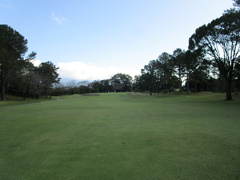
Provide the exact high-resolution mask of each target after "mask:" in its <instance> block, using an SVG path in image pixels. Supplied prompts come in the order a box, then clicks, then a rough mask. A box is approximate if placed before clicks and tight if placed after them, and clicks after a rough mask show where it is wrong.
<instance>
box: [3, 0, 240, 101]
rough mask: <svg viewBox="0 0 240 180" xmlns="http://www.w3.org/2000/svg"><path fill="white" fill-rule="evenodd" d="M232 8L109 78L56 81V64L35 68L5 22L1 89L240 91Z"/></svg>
mask: <svg viewBox="0 0 240 180" xmlns="http://www.w3.org/2000/svg"><path fill="white" fill-rule="evenodd" d="M234 6H235V8H232V9H230V10H227V11H225V12H224V14H223V15H222V16H221V17H219V18H217V19H214V20H212V21H211V22H210V23H208V24H207V25H202V26H201V27H199V28H197V29H196V31H195V33H193V35H192V36H191V37H190V38H189V46H188V49H187V50H184V49H181V48H177V49H175V50H174V51H173V53H172V54H169V53H166V52H163V53H162V54H160V55H159V56H158V58H157V59H155V60H151V61H150V62H149V63H148V64H147V65H145V66H144V67H143V69H142V70H141V75H139V76H135V77H134V79H132V77H131V76H129V75H127V74H122V73H118V74H115V75H114V76H113V77H111V78H110V79H106V80H100V81H93V82H91V83H87V82H79V83H75V82H70V83H68V84H67V85H62V84H59V80H60V78H59V77H58V76H59V75H58V73H57V70H58V68H57V67H56V66H55V65H54V64H53V63H51V62H50V61H48V62H45V63H41V64H40V66H38V67H35V66H34V65H33V63H32V60H33V59H34V58H35V57H36V53H35V52H33V53H31V54H30V55H29V56H28V57H26V58H23V57H24V55H25V53H26V52H27V40H26V39H25V38H24V37H23V36H22V35H20V34H19V33H18V32H17V31H15V30H13V29H12V28H11V27H9V26H7V25H0V86H1V99H2V100H5V93H6V92H7V93H10V94H14V95H20V96H22V97H23V99H25V98H26V97H36V98H38V97H40V96H43V95H44V96H46V97H51V95H63V94H75V93H89V92H120V91H121V92H126V91H149V93H150V95H152V93H159V92H164V93H168V92H173V91H186V92H198V91H215V92H226V100H231V99H232V92H234V91H236V92H237V91H239V90H240V43H239V42H240V1H239V0H234Z"/></svg>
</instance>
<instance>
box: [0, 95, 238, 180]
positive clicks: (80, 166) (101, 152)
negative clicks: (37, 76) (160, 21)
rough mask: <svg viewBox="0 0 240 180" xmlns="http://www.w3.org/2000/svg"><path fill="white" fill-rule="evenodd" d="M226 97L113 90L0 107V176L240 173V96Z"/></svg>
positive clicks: (221, 175)
mask: <svg viewBox="0 0 240 180" xmlns="http://www.w3.org/2000/svg"><path fill="white" fill-rule="evenodd" d="M56 99H57V98H56ZM223 99H224V94H214V93H200V94H191V95H162V94H161V95H154V96H133V95H126V94H123V93H108V94H100V96H84V97H82V96H78V95H73V96H67V97H61V99H60V100H55V101H46V102H40V103H33V104H23V105H17V106H5V107H0V179H20V180H21V179H22V180H27V179H91V180H95V179H104V180H108V179H119V180H122V179H124V180H125V179H131V180H132V179H136V180H141V179H143V180H148V179H149V180H154V179H156V180H157V179H183V180H186V179H191V180H192V179H211V180H212V179H216V180H219V179H234V180H236V179H240V111H239V108H240V101H239V100H234V101H232V102H227V101H223Z"/></svg>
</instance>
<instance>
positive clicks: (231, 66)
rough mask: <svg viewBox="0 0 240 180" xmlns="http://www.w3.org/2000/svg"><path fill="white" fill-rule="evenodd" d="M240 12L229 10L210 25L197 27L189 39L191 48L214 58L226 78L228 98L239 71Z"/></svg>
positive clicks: (230, 96) (221, 74)
mask: <svg viewBox="0 0 240 180" xmlns="http://www.w3.org/2000/svg"><path fill="white" fill-rule="evenodd" d="M239 27H240V12H239V11H235V12H228V13H225V14H224V15H223V16H221V17H220V18H217V19H215V20H213V21H212V22H211V23H209V24H208V25H203V26H201V27H199V28H198V29H196V32H195V33H194V34H193V35H192V36H191V38H190V39H189V48H190V49H191V50H201V51H202V52H204V53H205V56H206V57H208V58H209V59H211V60H213V61H214V62H215V63H216V65H217V67H218V69H219V72H220V76H222V77H223V78H224V79H225V80H226V85H227V87H226V99H227V100H231V99H232V95H231V89H232V81H233V79H234V77H236V74H237V73H238V72H239V71H238V69H237V68H235V67H236V66H237V64H239V63H240V59H239V55H240V51H239V48H240V47H239V46H240V45H239V44H240V30H239Z"/></svg>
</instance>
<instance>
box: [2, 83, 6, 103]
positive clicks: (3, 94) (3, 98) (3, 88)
mask: <svg viewBox="0 0 240 180" xmlns="http://www.w3.org/2000/svg"><path fill="white" fill-rule="evenodd" d="M1 100H2V101H5V100H6V95H5V85H4V83H3V84H2V88H1Z"/></svg>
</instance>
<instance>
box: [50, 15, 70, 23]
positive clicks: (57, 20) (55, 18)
mask: <svg viewBox="0 0 240 180" xmlns="http://www.w3.org/2000/svg"><path fill="white" fill-rule="evenodd" d="M51 19H52V20H53V21H54V22H55V23H57V24H58V25H61V24H63V23H65V22H67V18H66V17H64V16H62V15H56V14H55V13H52V14H51Z"/></svg>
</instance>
